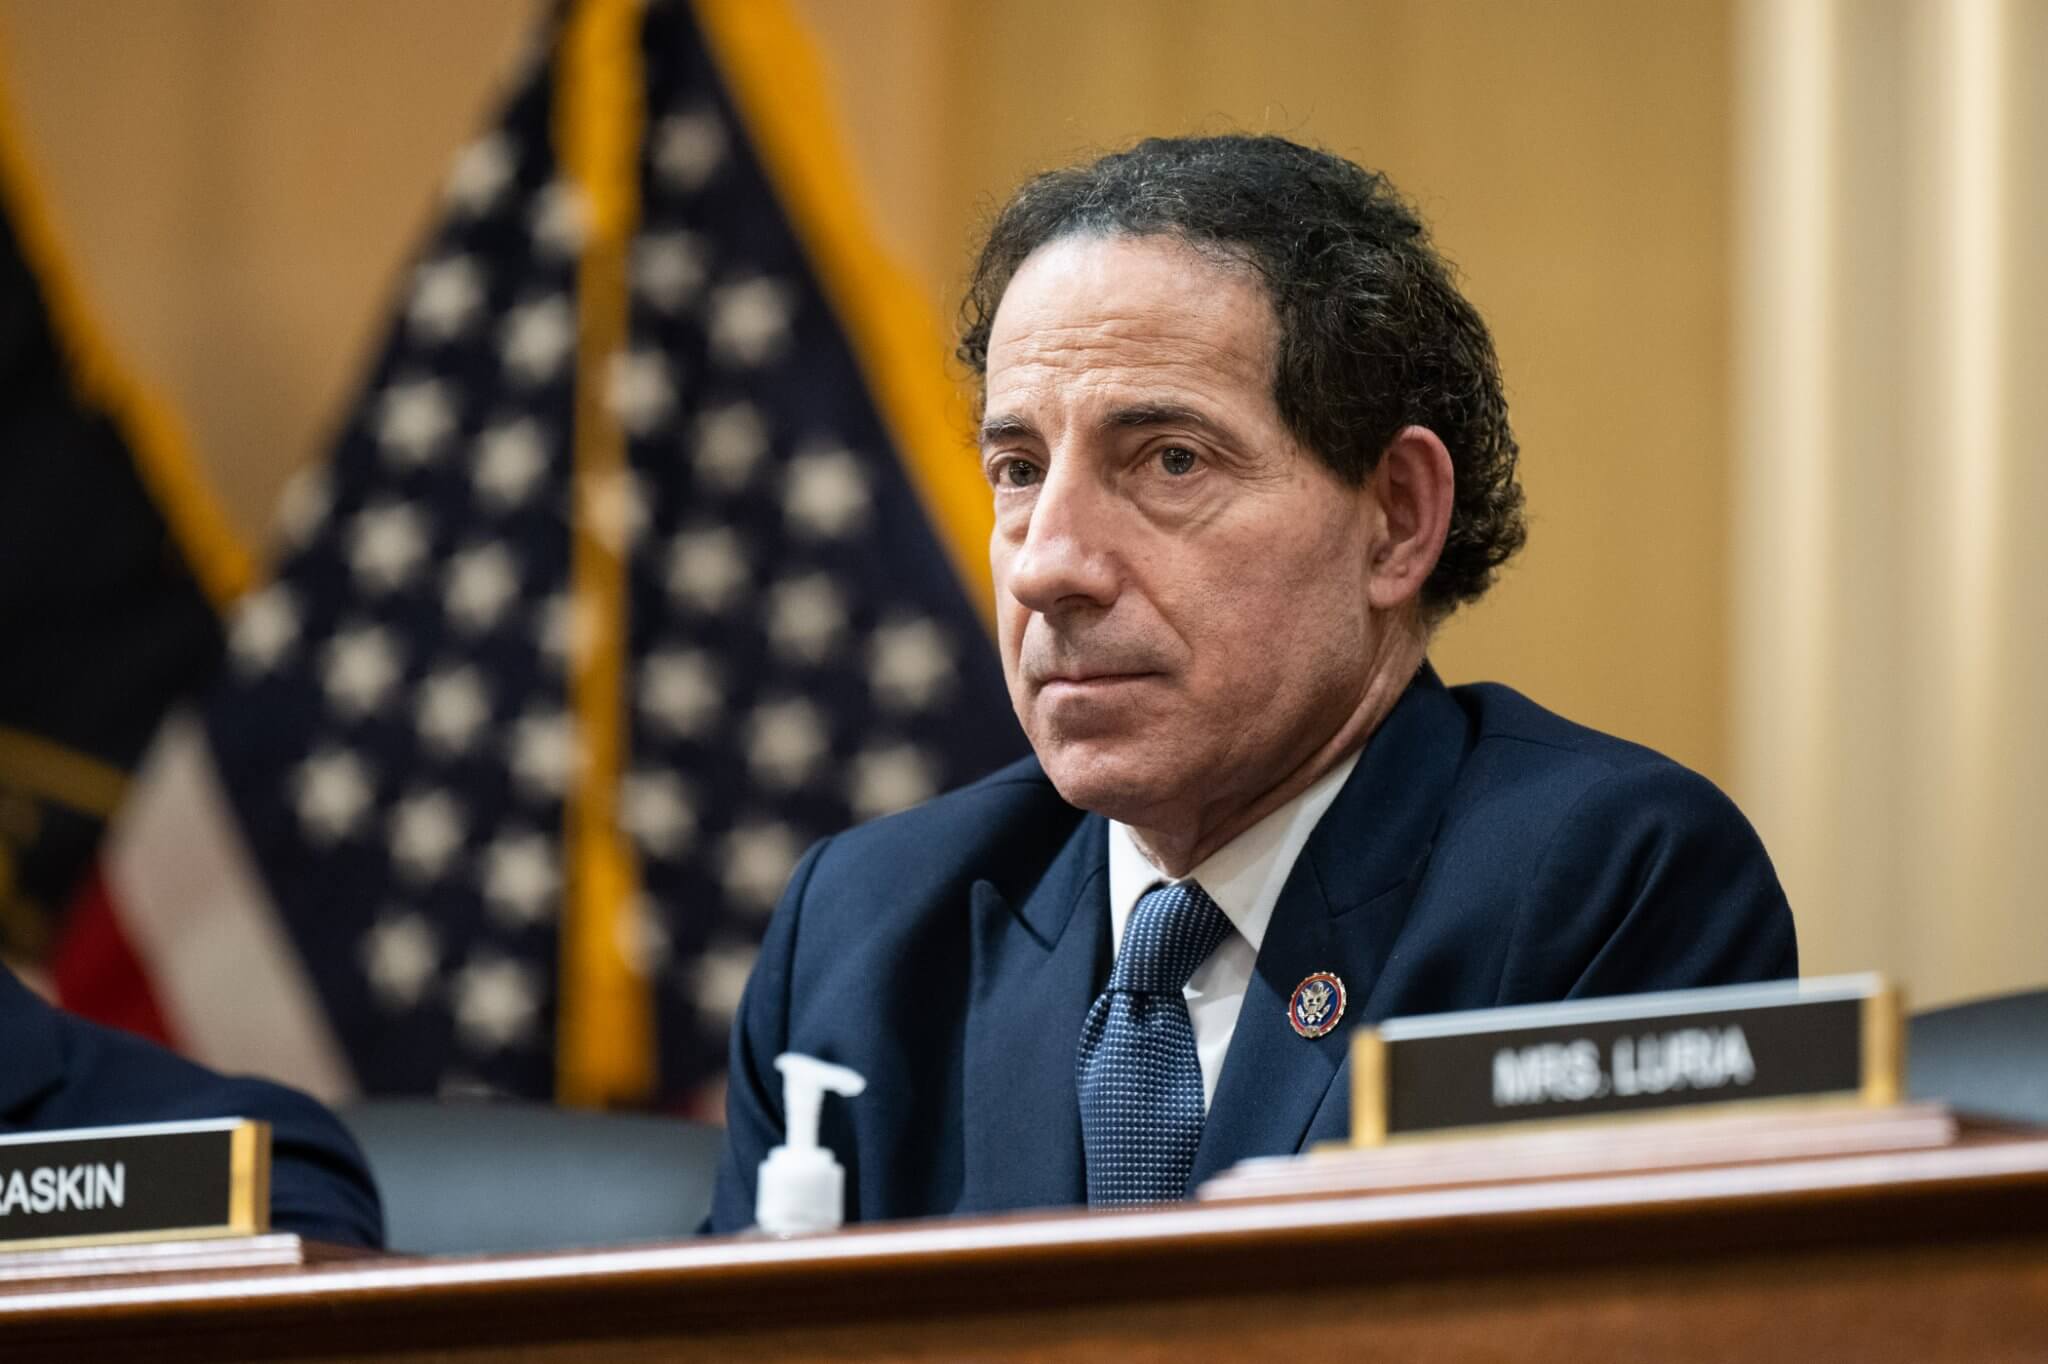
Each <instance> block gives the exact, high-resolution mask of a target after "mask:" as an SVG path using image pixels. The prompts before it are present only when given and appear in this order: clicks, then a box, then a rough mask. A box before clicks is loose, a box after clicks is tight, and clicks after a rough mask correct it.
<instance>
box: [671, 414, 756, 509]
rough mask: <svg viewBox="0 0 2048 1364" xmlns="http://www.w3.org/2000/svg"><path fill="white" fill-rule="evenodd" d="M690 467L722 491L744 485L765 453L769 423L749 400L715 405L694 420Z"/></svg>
mask: <svg viewBox="0 0 2048 1364" xmlns="http://www.w3.org/2000/svg"><path fill="white" fill-rule="evenodd" d="M692 448H693V454H692V455H691V459H690V468H691V471H692V472H693V473H695V474H696V476H697V478H698V479H699V480H700V481H701V482H703V483H705V484H706V485H708V486H709V487H711V488H714V489H716V490H717V491H719V492H724V493H736V492H738V491H739V490H740V489H742V488H744V487H746V485H747V482H748V480H749V479H751V478H753V476H754V469H755V467H756V466H757V465H759V464H760V462H761V459H762V457H763V456H764V455H766V454H767V453H768V424H767V423H766V422H764V421H762V420H761V413H760V411H759V409H757V408H756V407H755V406H754V405H753V404H752V403H728V404H726V405H724V406H722V407H714V408H712V409H710V410H709V411H707V412H706V413H704V415H703V416H701V417H699V418H698V419H697V432H696V438H695V440H694V441H693V442H692Z"/></svg>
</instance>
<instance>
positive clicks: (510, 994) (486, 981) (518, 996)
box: [451, 956, 540, 1052]
mask: <svg viewBox="0 0 2048 1364" xmlns="http://www.w3.org/2000/svg"><path fill="white" fill-rule="evenodd" d="M451 988H452V991H453V994H454V996H455V1026H456V1029H457V1030H458V1031H459V1032H460V1033H461V1034H462V1038H463V1040H464V1041H465V1042H466V1043H467V1044H468V1045H469V1046H471V1047H472V1048H474V1049H475V1050H477V1051H479V1052H490V1051H496V1050H499V1049H501V1048H504V1047H509V1046H512V1045H514V1044H515V1043H518V1042H521V1041H523V1040H525V1038H526V1037H527V1036H528V1035H529V1034H530V1033H531V1032H532V1031H533V1023H534V1012H535V1010H537V1009H538V1008H539V1007H540V1000H539V991H538V989H537V988H536V987H535V985H534V981H533V973H532V972H531V971H530V970H528V969H527V967H526V966H525V965H524V964H522V963H520V962H517V961H514V960H512V959H511V958H509V957H498V956H486V957H483V958H480V959H478V960H475V961H471V962H469V963H467V964H466V965H464V966H463V968H462V969H461V970H460V971H458V972H457V973H456V975H455V980H454V982H453V984H452V987H451Z"/></svg>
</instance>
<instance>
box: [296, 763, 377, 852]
mask: <svg viewBox="0 0 2048 1364" xmlns="http://www.w3.org/2000/svg"><path fill="white" fill-rule="evenodd" d="M293 785H294V787H295V794H294V806H295V808H296V809H297V811H298V815H299V823H300V825H301V826H302V827H303V828H304V829H305V831H306V835H307V837H309V838H311V839H312V840H313V841H314V842H315V843H321V844H332V843H339V842H340V841H341V840H342V839H344V838H347V837H348V836H349V835H350V834H353V833H354V832H355V831H356V830H357V829H358V828H360V827H362V822H363V816H364V815H365V814H367V813H368V812H369V809H370V801H371V799H372V797H373V796H374V795H375V788H374V786H373V785H372V783H371V780H370V771H369V769H368V768H367V767H365V766H364V765H363V760H362V759H361V758H358V757H357V756H356V755H355V754H353V753H350V752H348V751H346V750H343V749H326V750H323V751H321V752H318V753H315V754H314V755H313V756H312V757H310V758H307V759H306V760H305V761H304V762H302V763H300V764H299V766H298V769H297V770H296V771H295V772H294V773H293Z"/></svg>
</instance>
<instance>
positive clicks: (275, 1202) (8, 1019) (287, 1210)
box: [0, 967, 384, 1247]
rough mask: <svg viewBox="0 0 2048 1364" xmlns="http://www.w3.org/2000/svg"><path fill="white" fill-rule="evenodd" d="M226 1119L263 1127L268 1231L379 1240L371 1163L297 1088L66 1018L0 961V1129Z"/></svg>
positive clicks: (344, 1240) (342, 1240)
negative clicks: (234, 1073)
mask: <svg viewBox="0 0 2048 1364" xmlns="http://www.w3.org/2000/svg"><path fill="white" fill-rule="evenodd" d="M230 1117H233V1118H259V1119H261V1120H262V1121H264V1122H267V1123H269V1124H270V1143H271V1144H270V1225H271V1228H272V1229H273V1230H276V1231H290V1232H297V1233H298V1234H299V1235H301V1236H304V1237H306V1238H308V1239H310V1240H316V1241H329V1242H333V1243H335V1244H337V1245H350V1246H372V1247H375V1246H382V1245H383V1244H384V1215H383V1211H382V1209H381V1207H380V1206H379V1204H378V1202H377V1187H376V1185H374V1184H372V1183H371V1182H370V1172H369V1168H368V1167H367V1166H366V1165H365V1164H364V1163H363V1156H362V1152H360V1151H358V1150H357V1149H356V1144H355V1142H354V1141H353V1140H352V1139H351V1138H350V1137H349V1135H348V1133H347V1132H346V1131H344V1130H343V1128H342V1126H341V1124H340V1123H339V1122H338V1121H336V1120H335V1118H334V1115H333V1114H331V1113H329V1112H328V1111H327V1110H326V1109H325V1108H322V1107H321V1106H320V1105H319V1104H318V1103H316V1102H314V1101H313V1100H312V1099H310V1098H308V1097H306V1096H305V1095H304V1094H301V1093H299V1092H298V1091H297V1090H292V1089H286V1088H285V1087H284V1086H282V1085H275V1084H271V1083H270V1082H269V1081H267V1080H251V1079H239V1078H234V1077H230V1076H226V1075H220V1074H217V1073H215V1072H214V1071H211V1070H208V1069H206V1067H204V1066H200V1065H195V1064H193V1063H192V1062H190V1061H187V1060H185V1059H184V1058H183V1057H180V1056H174V1055H172V1054H171V1053H170V1052H167V1051H165V1050H164V1049H163V1048H162V1047H159V1046H156V1045H154V1044H152V1043H149V1042H146V1041H144V1040H143V1039H141V1038H139V1037H133V1036H131V1035H129V1034H127V1033H124V1032H117V1031H115V1030H114V1029H112V1028H103V1027H100V1026H99V1025H98V1024H94V1023H88V1022H86V1021H85V1020H84V1019H81V1018H75V1017H73V1016H72V1015H70V1014H67V1013H65V1012H63V1011H62V1010H60V1009H56V1008H53V1007H51V1006H50V1005H49V1004H46V1003H44V1002H43V1001H42V1000H41V999H39V998H38V997H37V996H36V995H35V994H34V993H32V992H31V991H30V990H29V988H28V987H27V986H26V985H23V984H22V983H21V982H20V981H18V980H16V979H15V978H14V976H13V974H12V973H10V972H9V971H7V970H6V969H5V968H4V967H0V1132H45V1131H53V1130H56V1129H60V1128H67V1127H100V1126H105V1125H108V1124H113V1123H130V1122H174V1121H178V1120H181V1119H192V1118H230Z"/></svg>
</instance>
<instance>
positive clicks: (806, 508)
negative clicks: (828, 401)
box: [782, 449, 869, 540]
mask: <svg viewBox="0 0 2048 1364" xmlns="http://www.w3.org/2000/svg"><path fill="white" fill-rule="evenodd" d="M868 502H869V498H868V479H867V475H866V474H864V473H862V472H861V467H860V461H859V460H857V459H855V458H854V457H853V455H852V454H850V453H849V452H847V451H845V450H835V449H824V450H812V451H809V452H807V453H804V454H800V455H798V456H797V457H796V458H794V459H792V460H791V461H790V462H789V481H788V484H787V486H786V488H785V490H784V492H783V495H782V512H783V515H784V516H786V517H787V518H788V519H789V524H790V528H791V529H793V530H795V531H796V532H797V533H798V534H800V535H808V536H812V537H814V538H817V539H821V540H823V539H838V538H840V537H842V536H844V535H847V534H849V533H850V532H852V531H854V530H857V529H858V528H859V527H860V526H861V524H862V523H863V522H865V521H866V520H867V519H868Z"/></svg>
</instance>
